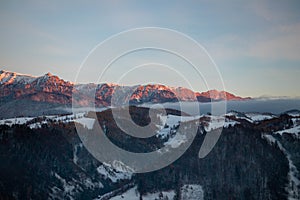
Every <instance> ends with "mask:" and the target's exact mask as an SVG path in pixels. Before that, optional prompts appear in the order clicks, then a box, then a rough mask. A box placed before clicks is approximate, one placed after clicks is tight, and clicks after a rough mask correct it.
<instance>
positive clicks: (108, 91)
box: [0, 70, 248, 117]
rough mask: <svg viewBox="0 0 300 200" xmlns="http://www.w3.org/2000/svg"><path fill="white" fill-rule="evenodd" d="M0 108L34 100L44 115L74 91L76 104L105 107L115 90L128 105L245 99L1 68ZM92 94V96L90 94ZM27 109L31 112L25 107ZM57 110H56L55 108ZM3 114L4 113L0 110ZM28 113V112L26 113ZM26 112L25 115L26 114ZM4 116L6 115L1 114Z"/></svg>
mask: <svg viewBox="0 0 300 200" xmlns="http://www.w3.org/2000/svg"><path fill="white" fill-rule="evenodd" d="M0 90H1V93H0V102H1V103H0V111H1V110H2V111H6V113H7V115H8V116H12V117H13V116H14V114H16V115H22V113H18V110H15V111H14V112H13V113H11V111H7V110H6V106H5V104H14V106H10V107H23V108H26V105H25V104H31V103H32V102H35V107H36V109H35V110H36V112H39V111H41V110H43V108H44V107H45V103H46V104H47V106H46V108H47V109H46V110H43V112H44V113H45V114H48V112H49V110H52V111H53V108H56V110H57V109H58V107H59V106H69V107H70V105H71V104H72V94H76V99H73V101H74V103H75V104H77V105H78V106H94V105H96V106H97V107H105V106H109V105H111V98H112V96H113V94H114V92H115V91H116V90H118V91H122V92H123V93H120V95H119V93H118V103H120V104H122V103H124V102H129V103H130V104H142V103H164V102H177V101H199V102H211V101H221V100H239V101H240V100H246V99H248V98H242V97H238V96H235V95H233V94H230V93H228V92H225V91H216V90H212V91H207V92H203V93H199V92H193V91H191V90H189V89H187V88H182V87H178V88H173V87H168V86H164V85H151V84H149V85H141V86H136V87H134V86H118V85H115V84H107V83H103V84H94V83H91V84H74V83H71V82H68V81H64V80H62V79H60V78H59V77H57V76H55V75H52V74H50V73H47V74H45V75H44V76H41V77H33V76H29V75H22V74H18V73H14V72H7V71H3V70H2V71H0ZM91 94H92V95H91ZM92 97H93V98H92ZM28 112H32V109H31V110H28ZM57 112H58V111H57ZM2 113H3V112H2ZM26 114H27V113H26ZM26 114H25V115H26ZM3 117H5V116H3Z"/></svg>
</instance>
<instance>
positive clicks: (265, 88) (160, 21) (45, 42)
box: [0, 0, 300, 97]
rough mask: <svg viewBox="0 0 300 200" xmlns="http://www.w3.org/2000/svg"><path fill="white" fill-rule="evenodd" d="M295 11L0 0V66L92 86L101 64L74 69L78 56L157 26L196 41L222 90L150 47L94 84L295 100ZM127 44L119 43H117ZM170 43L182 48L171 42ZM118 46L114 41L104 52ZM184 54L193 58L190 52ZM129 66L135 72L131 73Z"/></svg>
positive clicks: (293, 2)
mask: <svg viewBox="0 0 300 200" xmlns="http://www.w3.org/2000/svg"><path fill="white" fill-rule="evenodd" d="M299 10H300V2H299V1H297V0H278V1H273V0H267V1H264V0H257V1H237V0H228V1H217V0H210V1H209V0H199V1H166V0H165V1H156V0H154V1H127V0H124V1H115V0H112V1H55V0H54V1H38V0H28V1H26V0H24V1H17V0H10V1H8V0H7V1H4V0H2V1H0V27H1V28H0V44H1V45H0V68H1V69H4V70H8V71H14V72H19V73H25V74H32V75H36V76H40V75H43V74H45V73H47V72H51V73H52V74H55V75H58V76H59V77H61V78H63V79H65V80H69V81H73V82H74V81H76V82H78V80H80V82H91V81H93V80H94V79H93V78H92V75H95V74H97V77H99V76H100V74H99V72H101V70H102V69H103V66H105V64H100V63H99V64H98V66H99V65H101V67H100V68H101V70H99V69H96V68H91V69H90V70H89V71H87V69H88V68H82V67H81V68H80V66H83V65H84V64H85V62H84V60H85V59H86V60H88V61H89V59H90V58H89V56H88V55H90V52H91V51H92V50H93V49H94V48H95V47H96V46H97V45H98V44H99V43H101V42H103V41H105V40H106V39H107V38H110V37H111V36H113V35H116V34H118V33H120V32H122V31H126V30H130V29H135V28H142V27H161V28H165V29H172V30H175V31H178V32H180V33H183V34H185V35H186V36H188V37H190V38H192V39H193V40H195V41H197V42H198V43H199V44H200V45H201V46H202V47H203V48H204V49H205V52H206V51H207V53H208V55H209V56H210V58H211V59H212V60H213V61H212V62H211V63H210V64H207V65H206V64H204V65H203V66H201V67H202V68H201V69H203V70H204V71H205V70H208V69H212V68H214V69H215V68H216V69H217V71H219V72H220V77H221V80H222V83H224V85H222V86H224V87H223V88H222V87H221V88H220V87H219V86H220V85H218V84H216V85H215V84H214V80H215V79H214V77H211V76H210V75H206V74H205V73H204V77H200V76H198V75H195V73H194V72H193V70H192V67H191V65H189V64H187V63H185V62H183V61H182V60H180V59H179V58H178V57H176V56H174V55H172V54H170V52H160V51H157V50H146V51H142V52H135V53H133V54H130V55H128V56H125V57H126V58H125V57H124V59H123V58H122V59H120V60H119V61H118V62H116V63H114V65H112V66H111V68H109V69H110V71H108V73H107V74H106V76H105V77H104V79H99V80H102V81H103V80H105V81H107V82H115V81H120V80H122V81H121V82H122V84H139V83H140V82H142V81H146V82H151V81H152V82H160V83H163V84H168V85H171V86H180V85H182V86H184V87H188V86H189V85H190V86H191V87H190V88H192V89H194V90H197V91H202V90H206V89H208V88H209V89H214V88H216V89H225V90H227V91H229V92H232V93H234V94H237V95H241V96H251V97H259V96H289V97H299V96H300V94H299V85H300V78H299V75H300V39H299V38H300V12H299ZM140 37H142V36H140ZM160 41H161V42H164V41H163V40H161V39H160ZM131 42H132V41H131V40H128V41H127V40H126V39H125V40H124V41H123V43H122V44H120V46H121V45H123V46H126V45H127V44H129V43H131ZM181 42H182V41H181ZM174 44H178V45H182V46H184V45H183V43H180V41H176V40H174ZM117 48H119V47H118V45H117V44H114V47H110V48H109V47H108V48H107V52H110V49H117ZM120 48H121V47H120ZM99 52H101V51H99ZM185 52H187V54H189V55H192V54H193V56H197V55H198V54H197V52H194V51H192V50H190V51H188V50H187V49H185ZM205 52H204V51H203V52H200V54H201V55H200V56H199V57H201V56H205ZM107 55H108V53H107ZM107 55H106V53H105V52H104V53H103V52H102V54H101V56H104V57H105V56H107ZM208 55H207V58H209V57H208ZM101 56H100V57H101ZM96 58H97V55H95V56H94V59H96ZM207 58H205V59H207ZM95 62H97V61H95ZM157 63H159V64H157ZM134 66H135V67H137V68H136V69H135V70H130V69H131V68H130V67H134ZM84 70H85V71H84ZM214 73H215V72H214ZM98 74H99V75H98ZM78 76H80V79H78ZM175 77H176V78H175ZM182 80H187V82H186V81H182ZM206 80H209V81H206ZM100 82H101V81H100ZM207 82H210V85H209V87H207V85H206V83H207ZM216 82H217V81H216Z"/></svg>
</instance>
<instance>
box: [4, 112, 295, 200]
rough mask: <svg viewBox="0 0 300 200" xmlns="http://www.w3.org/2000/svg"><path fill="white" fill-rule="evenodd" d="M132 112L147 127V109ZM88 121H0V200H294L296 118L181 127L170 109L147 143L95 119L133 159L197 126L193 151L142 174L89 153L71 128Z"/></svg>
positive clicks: (103, 117) (229, 117) (102, 117)
mask: <svg viewBox="0 0 300 200" xmlns="http://www.w3.org/2000/svg"><path fill="white" fill-rule="evenodd" d="M157 112H158V113H157V115H156V116H158V117H159V116H160V114H159V113H160V112H161V111H159V110H157ZM130 113H131V117H132V119H133V121H134V122H135V123H137V124H140V125H146V124H147V123H149V122H150V120H149V116H148V115H149V109H148V108H143V107H135V106H132V107H131V108H130ZM91 114H92V113H87V114H85V115H83V116H81V117H83V118H79V116H65V117H61V116H56V117H55V116H53V117H51V116H48V117H44V118H30V119H26V120H24V119H21V118H20V119H16V120H15V121H11V122H9V120H4V121H0V124H3V125H0V199H102V200H105V199H107V200H108V199H112V200H116V199H130V200H140V199H144V200H154V199H160V200H162V199H169V200H171V199H174V200H186V199H188V200H201V199H207V200H211V199H220V200H221V199H222V200H223V199H245V200H246V199H261V200H265V199H280V200H282V199H299V191H300V181H299V178H300V176H299V171H298V169H300V156H299V150H300V141H299V140H300V137H299V136H300V135H299V133H300V115H299V112H298V113H296V114H288V113H287V114H282V115H278V116H276V115H272V114H259V113H239V112H231V113H228V114H226V116H224V117H225V124H224V125H216V124H214V123H213V122H212V119H219V118H218V117H217V116H210V115H204V116H199V117H198V118H192V119H191V118H189V117H190V116H186V115H185V116H183V118H182V120H183V121H184V122H183V121H182V122H181V123H180V122H178V120H177V119H178V116H179V115H181V114H184V113H180V112H178V111H176V110H167V111H166V114H167V118H166V119H167V120H166V121H164V122H163V123H165V124H163V123H162V125H163V126H161V130H160V131H159V132H158V133H157V135H155V136H152V137H150V138H134V137H132V136H129V135H127V134H126V133H124V132H123V131H122V130H121V129H120V128H118V126H117V124H116V123H115V121H114V120H113V117H112V110H111V109H107V110H105V111H102V112H99V113H97V119H98V121H99V124H100V126H101V127H102V128H105V130H106V131H105V132H106V135H107V137H108V138H109V139H110V140H111V141H112V142H113V143H114V144H115V145H117V146H119V147H120V148H123V149H126V150H128V151H132V152H149V151H153V150H156V149H159V148H161V147H162V146H168V145H170V144H175V143H176V142H177V141H176V140H177V137H176V136H177V134H178V132H177V130H178V126H186V127H188V125H189V123H195V122H198V123H199V128H198V131H197V134H196V137H195V139H194V141H193V143H192V145H191V146H190V147H189V148H188V150H187V151H186V152H185V153H184V154H183V155H182V156H181V157H180V158H179V159H178V160H177V161H175V162H174V163H172V164H171V165H169V166H167V167H165V168H163V169H160V170H157V171H154V172H149V173H142V174H132V173H130V172H120V171H117V170H115V169H112V168H110V166H109V165H107V164H105V163H101V162H99V161H97V160H96V159H94V158H93V156H91V154H89V152H88V151H87V150H86V149H85V147H84V145H83V144H82V142H81V140H80V139H79V137H78V135H77V133H76V130H75V126H74V123H83V122H85V121H87V119H88V118H89V116H90V115H91ZM77 117H78V118H77ZM162 118H164V117H162ZM22 120H23V122H22ZM33 125H35V126H33ZM77 126H80V127H82V128H83V129H86V131H87V135H88V134H89V131H91V130H90V129H91V127H90V126H88V125H87V124H84V123H83V124H82V125H80V124H77ZM92 126H93V125H92ZM223 126H224V128H223V131H222V134H221V137H220V139H219V141H218V142H217V144H216V146H215V147H214V148H213V150H212V151H211V152H210V153H209V154H208V156H207V157H205V158H203V159H199V157H198V152H199V149H200V147H201V145H202V144H203V141H204V138H205V137H206V136H207V135H208V134H214V133H215V131H216V130H218V129H220V128H222V127H223ZM182 142H183V143H184V142H185V141H184V140H181V143H182ZM176 144H177V143H176ZM170 148H172V145H170ZM108 153H109V152H108Z"/></svg>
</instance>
